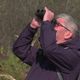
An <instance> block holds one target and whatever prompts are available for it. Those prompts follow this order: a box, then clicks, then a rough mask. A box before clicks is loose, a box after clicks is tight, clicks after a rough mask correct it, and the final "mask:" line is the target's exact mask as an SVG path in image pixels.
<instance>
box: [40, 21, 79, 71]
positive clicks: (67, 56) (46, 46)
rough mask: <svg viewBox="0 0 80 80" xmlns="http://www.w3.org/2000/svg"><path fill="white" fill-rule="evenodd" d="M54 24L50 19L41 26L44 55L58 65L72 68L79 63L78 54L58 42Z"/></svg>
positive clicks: (41, 42)
mask: <svg viewBox="0 0 80 80" xmlns="http://www.w3.org/2000/svg"><path fill="white" fill-rule="evenodd" d="M53 26H54V25H52V24H51V23H50V22H48V21H45V22H43V24H42V26H41V30H40V31H41V32H40V44H41V47H42V49H43V51H44V55H45V56H46V57H47V58H48V59H49V60H50V61H51V62H52V63H54V64H55V65H56V66H57V67H59V68H61V69H62V68H66V69H68V70H72V69H73V68H74V66H76V64H77V63H76V61H77V56H76V54H74V52H73V51H72V50H71V49H64V48H63V47H61V46H59V45H57V44H56V31H55V30H54V29H53ZM75 59H76V61H75Z"/></svg>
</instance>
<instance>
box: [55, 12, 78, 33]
mask: <svg viewBox="0 0 80 80" xmlns="http://www.w3.org/2000/svg"><path fill="white" fill-rule="evenodd" d="M56 18H63V19H64V20H65V22H64V23H60V24H61V25H63V26H64V27H65V28H67V29H68V30H70V31H71V32H72V33H73V34H76V33H77V32H78V25H77V23H76V22H75V20H74V19H73V17H71V16H70V15H67V14H65V13H62V14H59V15H57V16H56Z"/></svg>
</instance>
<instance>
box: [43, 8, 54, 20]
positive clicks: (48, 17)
mask: <svg viewBox="0 0 80 80" xmlns="http://www.w3.org/2000/svg"><path fill="white" fill-rule="evenodd" d="M53 18H54V12H52V11H51V10H49V9H48V8H47V7H45V14H44V18H43V21H52V19H53Z"/></svg>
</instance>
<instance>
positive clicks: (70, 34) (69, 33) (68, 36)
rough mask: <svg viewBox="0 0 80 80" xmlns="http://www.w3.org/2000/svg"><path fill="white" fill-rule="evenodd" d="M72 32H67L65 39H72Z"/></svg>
mask: <svg viewBox="0 0 80 80" xmlns="http://www.w3.org/2000/svg"><path fill="white" fill-rule="evenodd" d="M72 35H73V34H72V32H71V31H66V32H65V34H64V38H65V40H67V39H70V38H71V37H72Z"/></svg>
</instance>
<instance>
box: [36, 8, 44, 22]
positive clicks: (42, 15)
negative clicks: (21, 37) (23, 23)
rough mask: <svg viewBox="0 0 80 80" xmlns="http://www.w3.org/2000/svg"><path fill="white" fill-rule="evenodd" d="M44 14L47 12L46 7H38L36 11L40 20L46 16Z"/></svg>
mask: <svg viewBox="0 0 80 80" xmlns="http://www.w3.org/2000/svg"><path fill="white" fill-rule="evenodd" d="M44 14H45V10H44V9H38V10H37V11H36V13H35V15H36V17H37V19H38V20H41V21H42V20H43V17H44Z"/></svg>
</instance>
